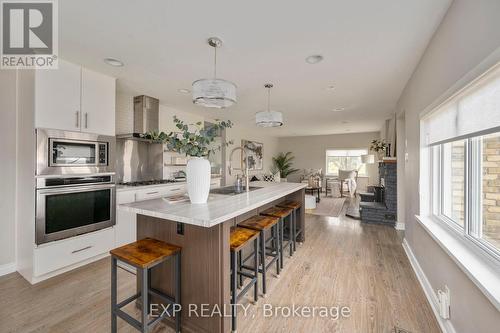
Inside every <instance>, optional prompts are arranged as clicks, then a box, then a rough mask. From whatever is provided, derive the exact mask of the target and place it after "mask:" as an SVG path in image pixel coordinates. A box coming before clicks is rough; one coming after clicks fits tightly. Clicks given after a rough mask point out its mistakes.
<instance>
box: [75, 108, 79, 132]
mask: <svg viewBox="0 0 500 333" xmlns="http://www.w3.org/2000/svg"><path fill="white" fill-rule="evenodd" d="M75 114H76V128H79V127H80V112H78V111H76V113H75Z"/></svg>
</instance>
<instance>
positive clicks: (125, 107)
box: [116, 92, 278, 184]
mask: <svg viewBox="0 0 500 333" xmlns="http://www.w3.org/2000/svg"><path fill="white" fill-rule="evenodd" d="M133 96H134V95H132V94H128V93H123V92H118V93H117V95H116V134H126V133H131V132H132V130H133V122H134V115H133V109H134V105H133ZM224 112H225V111H221V116H220V118H221V119H225V118H224ZM174 115H176V116H177V117H178V118H179V119H181V120H183V121H185V122H187V123H196V122H198V121H204V120H207V121H213V120H212V119H205V118H203V117H200V116H199V115H196V114H193V113H189V112H184V111H182V110H178V109H175V108H173V107H170V106H168V105H166V104H165V103H164V102H163V101H160V130H161V131H164V132H169V131H175V130H176V128H175V127H174V124H173V121H172V117H173V116H174ZM226 138H227V140H228V141H229V140H232V141H233V144H232V145H230V146H228V147H227V149H226V160H228V159H229V153H230V152H231V150H232V149H233V148H234V147H238V146H240V145H241V140H242V139H245V140H253V141H258V142H261V143H263V144H264V170H259V171H254V172H250V175H254V174H260V173H262V172H268V171H269V168H270V167H271V165H272V157H273V156H274V155H276V153H277V152H278V150H277V145H278V139H277V138H275V137H271V136H269V135H268V134H266V130H265V129H261V128H257V127H243V126H239V125H238V124H235V126H234V127H233V128H229V129H227V131H226ZM233 159H234V161H239V160H240V159H241V157H240V154H239V153H236V154H235V156H234V157H233ZM234 161H233V165H234V166H235V167H239V164H235V163H234ZM225 172H226V179H227V180H226V183H227V184H233V183H234V179H235V175H234V174H233V176H229V175H228V172H227V170H225Z"/></svg>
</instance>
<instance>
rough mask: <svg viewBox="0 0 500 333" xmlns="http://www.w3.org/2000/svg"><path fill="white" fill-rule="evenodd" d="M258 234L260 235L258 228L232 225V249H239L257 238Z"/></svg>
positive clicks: (230, 242)
mask: <svg viewBox="0 0 500 333" xmlns="http://www.w3.org/2000/svg"><path fill="white" fill-rule="evenodd" d="M257 236H259V232H258V231H256V230H252V229H247V228H240V227H232V228H231V234H230V241H229V244H230V245H229V246H230V248H231V251H233V252H235V251H239V250H240V249H241V248H242V247H244V246H245V245H246V244H248V242H250V241H252V240H254V239H255V238H257Z"/></svg>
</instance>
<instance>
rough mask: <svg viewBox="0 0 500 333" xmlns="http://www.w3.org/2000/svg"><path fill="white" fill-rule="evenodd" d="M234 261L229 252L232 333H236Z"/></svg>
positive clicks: (235, 273)
mask: <svg viewBox="0 0 500 333" xmlns="http://www.w3.org/2000/svg"><path fill="white" fill-rule="evenodd" d="M236 259H237V258H236V253H235V252H232V251H231V327H232V331H233V332H235V331H236V297H237V295H238V291H237V290H236V286H237V282H238V281H237V280H238V274H237V271H236V270H237V262H236V261H237V260H236Z"/></svg>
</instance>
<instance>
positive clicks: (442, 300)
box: [437, 285, 450, 319]
mask: <svg viewBox="0 0 500 333" xmlns="http://www.w3.org/2000/svg"><path fill="white" fill-rule="evenodd" d="M437 294H438V302H439V315H440V316H441V318H443V319H450V289H449V288H448V286H447V285H445V286H444V291H442V290H438V292H437Z"/></svg>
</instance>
